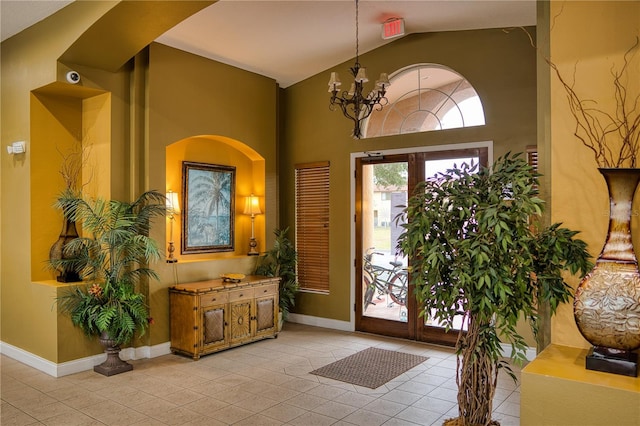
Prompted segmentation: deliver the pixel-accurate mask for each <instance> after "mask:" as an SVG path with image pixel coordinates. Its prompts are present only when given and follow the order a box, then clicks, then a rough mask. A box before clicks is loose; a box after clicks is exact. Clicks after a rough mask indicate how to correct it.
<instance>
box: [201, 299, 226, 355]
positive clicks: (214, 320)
mask: <svg viewBox="0 0 640 426" xmlns="http://www.w3.org/2000/svg"><path fill="white" fill-rule="evenodd" d="M224 317H225V315H224V306H219V307H216V308H213V309H207V310H205V311H204V313H203V318H202V327H203V330H202V344H203V345H210V344H212V343H219V342H224V340H225V336H224V323H225V318H224Z"/></svg>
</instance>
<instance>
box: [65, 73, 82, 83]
mask: <svg viewBox="0 0 640 426" xmlns="http://www.w3.org/2000/svg"><path fill="white" fill-rule="evenodd" d="M67 81H68V82H69V83H71V84H77V83H79V82H80V74H79V73H78V72H77V71H69V72H68V73H67Z"/></svg>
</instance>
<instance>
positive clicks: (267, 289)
mask: <svg viewBox="0 0 640 426" xmlns="http://www.w3.org/2000/svg"><path fill="white" fill-rule="evenodd" d="M277 293H278V284H267V285H262V286H260V287H256V288H255V296H256V297H262V296H271V295H272V294H277Z"/></svg>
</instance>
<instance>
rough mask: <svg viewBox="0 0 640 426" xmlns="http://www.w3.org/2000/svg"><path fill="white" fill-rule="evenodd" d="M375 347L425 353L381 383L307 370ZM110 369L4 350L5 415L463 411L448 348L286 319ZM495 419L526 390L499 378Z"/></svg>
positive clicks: (325, 416)
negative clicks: (59, 363)
mask: <svg viewBox="0 0 640 426" xmlns="http://www.w3.org/2000/svg"><path fill="white" fill-rule="evenodd" d="M371 346H376V347H380V348H384V349H391V350H398V351H402V352H410V353H415V354H419V355H424V356H427V357H429V359H428V360H427V361H425V362H424V363H422V364H420V365H419V366H417V367H415V368H413V369H411V370H409V371H408V372H406V373H404V374H402V375H401V376H399V377H397V378H396V379H394V380H392V381H391V382H389V383H387V384H385V385H383V386H381V387H380V388H378V389H368V388H363V387H358V386H354V385H350V384H346V383H342V382H338V381H335V380H331V379H326V378H323V377H319V376H315V375H312V374H309V372H310V371H312V370H314V369H316V368H318V367H321V366H323V365H326V364H329V363H331V362H333V361H336V360H338V359H341V358H344V357H345V356H348V355H351V354H353V353H355V352H358V351H360V350H362V349H366V348H368V347H371ZM132 364H134V370H133V371H132V372H129V373H124V374H120V375H117V376H112V377H104V376H101V375H99V374H97V373H94V372H93V371H87V372H83V373H78V374H74V375H71V376H65V377H61V378H52V377H50V376H48V375H46V374H44V373H41V372H39V371H37V370H35V369H33V368H30V367H27V366H26V365H24V364H21V363H19V362H17V361H15V360H13V359H11V358H8V357H6V356H4V355H3V356H2V357H1V364H0V368H1V382H0V386H1V387H0V395H1V397H2V405H1V406H0V410H1V418H0V423H1V424H2V425H3V426H9V425H52V426H53V425H64V426H72V425H134V424H135V425H145V426H146V425H149V426H154V425H194V426H195V425H208V426H216V425H231V424H233V425H247V426H258V425H265V426H267V425H282V424H287V425H300V426H314V425H362V426H365V425H366V426H376V425H440V424H442V421H443V420H444V419H447V418H450V417H455V416H456V415H457V406H456V383H455V366H456V361H455V356H454V355H453V351H452V350H451V349H449V348H443V347H438V346H433V345H427V344H422V343H416V342H410V341H405V340H399V339H392V338H385V337H380V336H373V335H368V334H361V333H348V332H341V331H335V330H327V329H323V328H316V327H309V326H304V325H299V324H289V323H287V324H285V329H284V330H283V331H282V332H281V333H280V335H279V336H278V338H277V339H268V340H263V341H260V342H256V343H252V344H249V345H246V346H242V347H239V348H235V349H231V350H227V351H224V352H219V353H217V354H212V355H208V356H205V357H203V358H201V359H200V360H199V361H193V360H191V359H190V358H185V357H182V356H177V355H166V356H162V357H159V358H153V359H144V360H138V361H132ZM494 407H495V409H494V412H495V413H494V419H495V420H498V421H500V423H501V424H502V426H511V425H518V424H519V413H520V389H519V387H518V386H517V385H516V384H514V382H513V380H511V379H510V378H508V377H506V376H505V377H500V378H499V382H498V389H497V391H496V395H495V400H494Z"/></svg>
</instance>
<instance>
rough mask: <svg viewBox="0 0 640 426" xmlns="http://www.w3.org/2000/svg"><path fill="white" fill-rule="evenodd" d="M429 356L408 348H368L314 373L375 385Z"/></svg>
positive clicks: (386, 380)
mask: <svg viewBox="0 0 640 426" xmlns="http://www.w3.org/2000/svg"><path fill="white" fill-rule="evenodd" d="M427 359H428V358H427V357H424V356H420V355H413V354H407V353H404V352H396V351H389V350H386V349H379V348H368V349H365V350H363V351H360V352H358V353H355V354H353V355H350V356H348V357H346V358H343V359H341V360H340V361H336V362H334V363H331V364H328V365H325V366H324V367H320V368H318V369H317V370H313V371H312V372H311V373H310V374H315V375H316V376H322V377H327V378H329V379H334V380H339V381H341V382H345V383H351V384H354V385H358V386H364V387H366V388H371V389H375V388H378V387H380V386H382V385H384V384H385V383H387V382H388V381H389V380H391V379H393V378H395V377H398V376H399V375H401V374H402V373H404V372H405V371H408V370H410V369H412V368H413V367H415V366H416V365H419V364H421V363H423V362H424V361H426V360H427Z"/></svg>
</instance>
